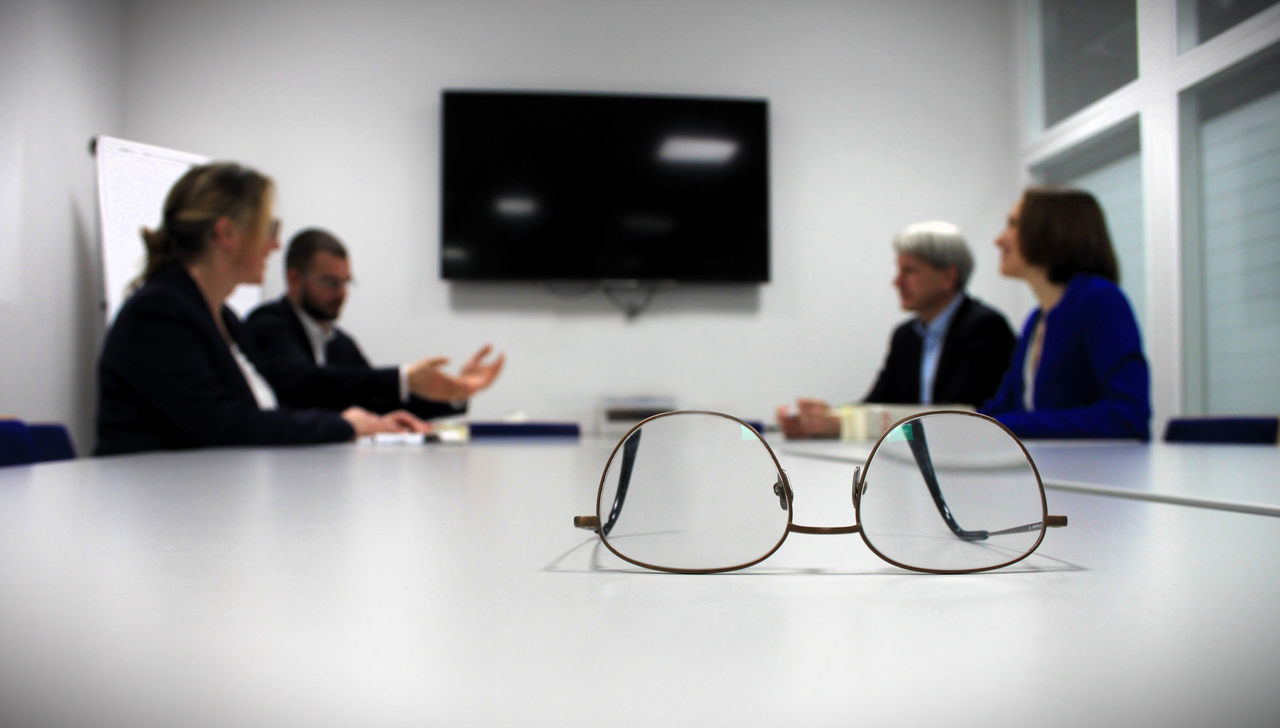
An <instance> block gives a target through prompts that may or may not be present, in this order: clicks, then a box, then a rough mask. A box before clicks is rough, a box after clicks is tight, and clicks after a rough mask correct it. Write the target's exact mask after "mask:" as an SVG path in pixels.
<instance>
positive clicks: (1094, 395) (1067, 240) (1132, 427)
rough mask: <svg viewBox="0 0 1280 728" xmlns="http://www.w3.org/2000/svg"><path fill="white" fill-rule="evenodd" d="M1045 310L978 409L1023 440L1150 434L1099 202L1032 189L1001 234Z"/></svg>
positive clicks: (1139, 359)
mask: <svg viewBox="0 0 1280 728" xmlns="http://www.w3.org/2000/svg"><path fill="white" fill-rule="evenodd" d="M996 247H998V248H999V249H1000V272H1001V273H1002V274H1003V275H1006V276H1009V277H1012V278H1021V279H1022V280H1024V281H1026V282H1027V284H1028V285H1030V286H1031V290H1032V291H1033V292H1034V293H1035V296H1036V299H1037V300H1039V302H1040V307H1039V308H1037V309H1036V310H1035V311H1032V312H1031V315H1030V316H1029V317H1028V318H1027V322H1026V324H1025V325H1024V326H1023V328H1022V335H1021V336H1020V337H1019V338H1018V345H1017V348H1016V349H1014V352H1013V359H1012V360H1011V362H1010V365H1009V369H1008V371H1006V372H1005V375H1004V380H1003V382H1001V384H1000V388H999V390H997V391H996V394H995V396H994V397H992V398H991V400H990V401H988V402H987V403H986V404H985V405H984V406H983V408H982V410H981V411H982V412H984V413H986V414H988V415H991V416H992V417H995V418H996V419H997V420H999V421H1001V422H1003V423H1004V424H1005V425H1006V426H1007V427H1008V428H1009V429H1011V430H1013V431H1014V432H1015V433H1016V434H1017V435H1019V436H1021V437H1028V438H1034V437H1043V438H1053V437H1056V438H1135V439H1141V440H1147V439H1150V436H1151V435H1150V421H1151V404H1150V374H1149V372H1148V369H1147V359H1146V357H1145V356H1144V355H1143V353H1142V340H1141V337H1140V335H1139V333H1138V324H1137V322H1136V321H1135V320H1134V317H1133V309H1132V308H1131V307H1130V306H1129V301H1128V299H1127V298H1125V295H1124V293H1122V292H1121V291H1120V288H1119V287H1118V286H1117V285H1116V284H1117V283H1118V282H1119V280H1120V270H1119V265H1118V264H1117V262H1116V255H1115V251H1114V250H1113V249H1112V247H1111V237H1110V236H1109V235H1108V234H1107V224H1106V220H1105V218H1104V217H1103V214H1102V208H1100V207H1099V206H1098V202H1097V200H1095V199H1094V198H1093V196H1092V195H1090V194H1089V193H1087V192H1083V191H1081V190H1075V189H1062V188H1051V187H1031V188H1028V189H1027V190H1026V192H1024V193H1023V195H1022V199H1021V200H1019V201H1018V203H1017V204H1016V205H1014V207H1013V210H1012V211H1011V212H1010V213H1009V218H1008V223H1007V225H1006V226H1005V229H1004V232H1002V233H1001V234H1000V237H998V238H997V239H996Z"/></svg>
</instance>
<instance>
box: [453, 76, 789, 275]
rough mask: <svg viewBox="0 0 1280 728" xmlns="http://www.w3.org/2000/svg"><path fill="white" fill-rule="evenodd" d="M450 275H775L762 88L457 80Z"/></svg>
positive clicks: (766, 135) (767, 137)
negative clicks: (757, 93) (550, 86)
mask: <svg viewBox="0 0 1280 728" xmlns="http://www.w3.org/2000/svg"><path fill="white" fill-rule="evenodd" d="M443 109H444V111H443V117H444V118H443V144H442V155H441V156H442V165H441V166H442V174H441V176H442V189H441V197H442V204H441V227H442V230H441V246H440V270H441V276H442V277H443V278H445V279H449V280H477V281H478V280H489V281H494V280H526V281H529V280H641V281H658V280H673V281H700V282H764V281H768V280H769V148H768V139H769V135H768V105H767V102H766V101H764V100H762V99H726V98H706V97H679V96H638V95H612V94H576V93H575V94H568V93H528V92H495V91H445V92H444V100H443Z"/></svg>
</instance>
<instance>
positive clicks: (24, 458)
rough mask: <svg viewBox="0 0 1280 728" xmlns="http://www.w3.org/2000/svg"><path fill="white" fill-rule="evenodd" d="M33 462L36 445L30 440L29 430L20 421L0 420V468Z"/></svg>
mask: <svg viewBox="0 0 1280 728" xmlns="http://www.w3.org/2000/svg"><path fill="white" fill-rule="evenodd" d="M35 461H36V444H35V442H34V441H33V440H32V439H31V430H29V429H27V426H26V425H25V424H23V423H22V421H21V420H0V466H3V465H26V464H28V463H34V462H35Z"/></svg>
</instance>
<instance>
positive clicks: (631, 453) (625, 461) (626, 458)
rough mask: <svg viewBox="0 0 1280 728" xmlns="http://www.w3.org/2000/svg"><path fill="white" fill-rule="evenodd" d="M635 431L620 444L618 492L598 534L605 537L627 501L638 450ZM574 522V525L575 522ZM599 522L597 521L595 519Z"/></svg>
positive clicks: (638, 441)
mask: <svg viewBox="0 0 1280 728" xmlns="http://www.w3.org/2000/svg"><path fill="white" fill-rule="evenodd" d="M641 432H642V431H641V430H636V431H635V432H633V433H631V437H628V438H627V441H626V442H625V443H623V444H622V468H621V469H620V471H619V472H618V490H617V492H616V493H615V494H614V496H613V507H612V508H610V509H609V518H608V519H607V520H606V521H605V522H604V525H603V526H600V533H602V534H604V535H605V536H608V535H609V532H610V531H612V530H613V524H614V523H616V522H617V520H618V515H619V514H620V513H622V504H623V503H625V502H626V500H627V488H628V487H630V485H631V470H632V469H633V468H634V467H635V465H636V452H637V451H638V450H639V449H640V433H641ZM574 520H575V525H577V524H576V520H577V519H574ZM596 520H597V521H599V519H596Z"/></svg>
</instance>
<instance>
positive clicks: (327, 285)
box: [308, 275, 355, 293]
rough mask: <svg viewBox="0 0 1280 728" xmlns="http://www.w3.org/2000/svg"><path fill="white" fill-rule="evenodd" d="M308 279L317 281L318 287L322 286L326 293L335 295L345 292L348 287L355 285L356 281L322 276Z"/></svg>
mask: <svg viewBox="0 0 1280 728" xmlns="http://www.w3.org/2000/svg"><path fill="white" fill-rule="evenodd" d="M308 278H310V279H311V280H313V281H315V282H316V285H318V286H320V287H321V288H323V289H325V290H326V291H331V292H333V293H337V292H338V291H342V290H345V289H346V288H347V287H348V286H353V285H355V281H354V280H353V279H351V278H339V277H337V276H322V275H310V276H308Z"/></svg>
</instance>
